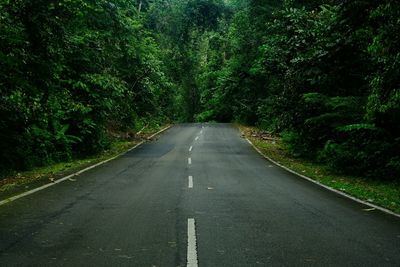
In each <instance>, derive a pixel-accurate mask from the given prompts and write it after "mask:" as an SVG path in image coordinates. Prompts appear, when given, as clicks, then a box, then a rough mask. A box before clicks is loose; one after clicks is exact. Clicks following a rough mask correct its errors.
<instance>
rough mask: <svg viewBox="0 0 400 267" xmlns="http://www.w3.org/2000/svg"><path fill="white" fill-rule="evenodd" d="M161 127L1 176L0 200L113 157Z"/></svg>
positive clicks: (146, 129) (152, 127)
mask: <svg viewBox="0 0 400 267" xmlns="http://www.w3.org/2000/svg"><path fill="white" fill-rule="evenodd" d="M161 128H162V127H161V126H150V127H146V128H145V129H143V131H142V132H141V134H140V137H139V138H135V139H134V140H116V141H114V142H113V143H112V144H111V146H110V148H109V149H108V150H106V151H104V152H102V153H99V154H96V155H93V156H91V157H87V158H84V159H74V160H71V161H68V162H60V163H56V164H51V165H48V166H44V167H38V168H34V169H32V170H30V171H24V172H19V173H16V174H15V175H11V176H7V177H3V178H1V179H0V200H2V199H5V198H8V197H10V196H13V195H16V194H19V193H21V192H24V191H27V190H30V189H32V188H35V187H38V186H41V185H43V184H46V183H49V182H51V181H54V180H56V179H59V178H62V177H64V176H67V175H69V174H72V173H75V172H77V171H79V170H82V169H84V168H86V167H88V166H91V165H93V164H96V163H98V162H101V161H104V160H107V159H109V158H112V157H115V156H117V155H119V154H121V153H123V152H125V151H127V150H128V149H129V148H131V147H133V146H135V145H136V144H138V143H139V142H141V141H143V140H145V139H146V138H147V137H148V136H150V135H151V134H154V133H156V132H157V131H159V130H160V129H161Z"/></svg>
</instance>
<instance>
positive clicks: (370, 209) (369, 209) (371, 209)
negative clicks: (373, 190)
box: [363, 208, 376, 211]
mask: <svg viewBox="0 0 400 267" xmlns="http://www.w3.org/2000/svg"><path fill="white" fill-rule="evenodd" d="M373 210H376V209H375V208H368V209H363V211H373Z"/></svg>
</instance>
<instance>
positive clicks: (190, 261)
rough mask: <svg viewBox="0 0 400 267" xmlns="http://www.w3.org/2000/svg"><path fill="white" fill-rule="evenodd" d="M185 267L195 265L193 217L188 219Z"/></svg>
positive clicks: (196, 264)
mask: <svg viewBox="0 0 400 267" xmlns="http://www.w3.org/2000/svg"><path fill="white" fill-rule="evenodd" d="M186 266H187V267H197V266H198V261H197V247H196V226H195V221H194V219H193V218H189V219H188V246H187V265H186Z"/></svg>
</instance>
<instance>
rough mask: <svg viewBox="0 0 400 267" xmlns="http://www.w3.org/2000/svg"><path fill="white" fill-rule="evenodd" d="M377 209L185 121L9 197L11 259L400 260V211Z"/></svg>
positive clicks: (2, 215)
mask: <svg viewBox="0 0 400 267" xmlns="http://www.w3.org/2000/svg"><path fill="white" fill-rule="evenodd" d="M365 208H366V207H365V206H363V205H361V204H358V203H356V202H353V201H351V200H348V199H345V198H343V197H341V196H338V195H336V194H334V193H332V192H329V191H327V190H325V189H322V188H320V187H318V186H316V185H314V184H312V183H310V182H308V181H305V180H303V179H301V178H298V177H296V176H295V175H293V174H290V173H288V172H287V171H285V170H283V169H281V168H279V167H277V166H275V165H273V164H271V163H269V162H268V161H266V160H265V159H263V158H262V157H261V156H260V155H259V154H258V153H257V152H256V151H254V149H253V148H252V147H251V146H250V145H249V144H248V143H247V142H246V140H245V139H243V138H241V137H240V134H239V132H238V131H237V130H236V129H235V128H233V127H232V126H231V125H229V124H182V125H177V126H175V127H173V128H171V129H169V130H168V131H166V132H165V133H164V134H162V135H161V136H160V137H159V138H158V140H154V141H152V142H149V143H146V144H144V145H142V146H140V147H139V148H137V149H135V150H133V151H131V152H129V153H128V154H125V155H124V156H122V157H120V158H118V159H116V160H113V161H111V162H108V163H106V164H104V165H102V166H100V167H98V168H95V169H92V170H90V171H88V172H86V173H84V174H81V175H80V176H78V177H77V178H76V180H71V181H65V182H63V183H60V184H57V185H55V186H52V187H50V188H47V189H45V190H42V191H39V192H37V193H35V194H32V195H29V196H27V197H24V198H21V199H18V200H16V201H14V202H11V203H8V204H6V205H3V206H0V266H74V267H76V266H149V267H152V266H193V267H195V266H217V267H219V266H229V267H231V266H400V220H399V219H398V218H396V217H394V216H390V215H387V214H384V213H382V212H379V211H369V212H367V211H364V210H363V209H365Z"/></svg>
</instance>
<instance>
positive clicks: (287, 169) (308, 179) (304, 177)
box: [246, 138, 400, 218]
mask: <svg viewBox="0 0 400 267" xmlns="http://www.w3.org/2000/svg"><path fill="white" fill-rule="evenodd" d="M246 140H247V142H249V144H251V146H252V147H253V148H254V149H255V150H256V151H257V152H258V153H259V154H260V155H261V156H263V157H264V158H265V159H267V160H269V161H270V162H272V163H273V164H275V165H277V166H279V167H281V168H282V169H284V170H286V171H288V172H290V173H293V174H295V175H297V176H299V177H301V178H303V179H305V180H307V181H309V182H312V183H314V184H316V185H319V186H320V187H322V188H324V189H326V190H328V191H331V192H333V193H336V194H338V195H341V196H343V197H346V198H348V199H351V200H353V201H355V202H358V203H360V204H363V205H366V206H369V207H371V208H375V209H377V210H380V211H382V212H384V213H387V214H390V215H393V216H395V217H398V218H400V214H397V213H395V212H393V211H391V210H388V209H386V208H383V207H381V206H378V205H375V204H372V203H370V202H367V201H364V200H361V199H359V198H356V197H353V196H351V195H349V194H346V193H344V192H342V191H339V190H336V189H334V188H332V187H329V186H327V185H324V184H322V183H320V182H318V181H316V180H313V179H311V178H310V177H307V176H305V175H302V174H300V173H298V172H295V171H293V170H291V169H289V168H288V167H286V166H283V165H282V164H280V163H278V162H276V161H275V160H273V159H271V158H270V157H268V156H266V155H264V153H262V152H261V150H259V149H258V148H257V147H256V146H255V145H254V144H253V142H251V141H250V140H249V139H248V138H246Z"/></svg>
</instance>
